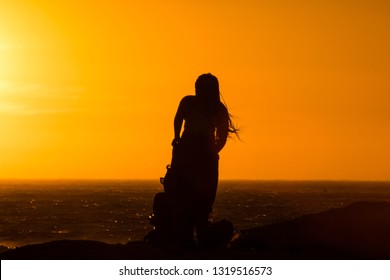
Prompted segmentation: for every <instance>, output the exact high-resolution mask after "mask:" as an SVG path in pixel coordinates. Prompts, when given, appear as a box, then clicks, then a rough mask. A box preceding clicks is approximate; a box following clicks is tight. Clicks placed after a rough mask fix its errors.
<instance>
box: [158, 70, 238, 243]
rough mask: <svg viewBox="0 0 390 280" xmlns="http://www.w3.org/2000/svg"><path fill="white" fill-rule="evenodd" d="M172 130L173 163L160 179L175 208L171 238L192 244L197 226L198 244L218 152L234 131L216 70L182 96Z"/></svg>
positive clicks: (213, 185) (209, 206) (203, 234)
mask: <svg viewBox="0 0 390 280" xmlns="http://www.w3.org/2000/svg"><path fill="white" fill-rule="evenodd" d="M183 122H184V130H183V131H182V126H183ZM174 132H175V137H174V139H173V141H172V146H173V152H172V162H171V168H170V170H169V171H168V173H167V176H168V178H166V180H167V181H166V182H165V183H164V186H165V191H166V193H167V195H168V197H169V199H170V201H171V207H172V209H173V216H174V238H175V241H176V242H177V243H178V244H180V245H184V246H187V245H189V246H191V245H192V244H193V243H194V228H195V229H196V238H197V241H198V243H199V244H202V243H204V242H205V240H206V232H207V224H208V217H209V214H210V213H211V211H212V206H213V203H214V200H215V196H216V192H217V185H218V161H219V155H218V153H219V152H220V151H221V150H222V148H223V147H224V146H225V143H226V140H227V137H228V134H229V132H231V133H237V129H236V128H235V127H234V125H233V124H232V122H231V118H230V115H229V112H228V109H227V108H226V106H225V105H224V104H223V103H222V102H221V100H220V93H219V83H218V79H217V78H216V77H215V76H213V75H212V74H203V75H201V76H199V78H198V79H197V81H196V83H195V95H190V96H185V97H184V98H183V99H182V100H181V102H180V105H179V108H178V110H177V113H176V116H175V119H174Z"/></svg>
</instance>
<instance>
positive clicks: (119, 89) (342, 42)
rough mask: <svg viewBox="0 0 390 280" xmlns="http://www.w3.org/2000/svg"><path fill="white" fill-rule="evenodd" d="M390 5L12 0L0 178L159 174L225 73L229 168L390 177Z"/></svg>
mask: <svg viewBox="0 0 390 280" xmlns="http://www.w3.org/2000/svg"><path fill="white" fill-rule="evenodd" d="M389 50H390V2H389V1H385V0H383V1H380V0H373V1H358V0H357V1H346V0H340V1H330V0H329V1H325V0H318V1H314V0H313V1H293V0H291V1H287V0H285V1H282V0H276V1H261V0H226V1H221V0H219V1H218V0H217V1H210V0H208V1H203V0H191V1H172V0H167V1H153V0H151V1H119V0H111V1H84V0H77V1H74V0H67V1H62V0H60V1H51V0H50V1H49V0H37V1H34V0H31V1H12V0H1V2H0V178H20V179H23V178H97V179H99V178H113V179H115V178H122V179H124V178H128V179H143V178H146V179H158V178H159V177H160V176H162V175H164V172H165V165H166V164H167V163H169V161H170V152H171V147H170V143H171V140H172V138H173V117H174V114H175V111H176V109H177V106H178V103H179V101H180V99H181V98H182V97H183V96H184V95H187V94H193V93H194V82H195V80H196V78H197V76H198V75H200V74H202V73H206V72H211V73H213V74H215V75H216V76H217V77H218V78H219V81H220V87H221V93H222V94H223V96H224V98H225V100H226V102H227V104H228V106H229V109H230V110H231V113H232V114H233V115H235V116H237V117H236V118H235V121H236V123H238V125H239V126H240V127H241V138H242V141H239V140H229V141H228V143H227V146H226V147H225V149H224V150H223V151H222V152H221V161H220V174H221V175H220V176H221V178H222V179H335V180H337V179H349V180H390V146H389V143H390V83H389V81H390V79H389V78H390V52H389Z"/></svg>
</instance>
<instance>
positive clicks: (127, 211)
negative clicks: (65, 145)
mask: <svg viewBox="0 0 390 280" xmlns="http://www.w3.org/2000/svg"><path fill="white" fill-rule="evenodd" d="M159 191H162V186H161V185H160V184H159V182H158V181H0V245H5V246H10V247H15V246H21V245H26V244H33V243H40V242H46V241H51V240H59V239H88V240H99V241H104V242H107V243H126V242H128V241H133V240H142V239H143V237H144V235H145V234H146V233H147V232H148V231H150V230H151V229H152V226H151V225H150V224H149V223H148V220H147V217H148V215H149V214H150V213H151V210H152V203H153V197H154V195H155V193H157V192H159ZM362 200H364V201H388V202H390V182H347V181H341V182H337V181H221V182H220V184H219V189H218V194H217V199H216V202H215V205H214V212H213V213H212V216H211V217H212V219H213V220H220V219H223V218H225V219H228V220H230V221H231V222H233V224H234V226H235V228H236V229H238V230H242V229H248V228H253V227H259V226H262V225H266V224H271V223H276V222H282V221H286V220H290V219H292V218H294V217H298V216H302V215H305V214H309V213H317V212H321V211H324V210H328V209H331V208H338V207H343V206H346V205H348V204H350V203H352V202H355V201H362Z"/></svg>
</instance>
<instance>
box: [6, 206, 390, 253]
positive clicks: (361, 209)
mask: <svg viewBox="0 0 390 280" xmlns="http://www.w3.org/2000/svg"><path fill="white" fill-rule="evenodd" d="M0 258H1V259H25V260H26V259H27V260H29V259H41V260H50V259H57V260H61V259H62V260H82V259H91V260H96V259H103V260H106V259H117V260H119V259H138V260H146V259H154V260H155V259H286V260H290V259H317V260H325V259H333V260H339V259H390V203H387V202H357V203H353V204H351V205H349V206H347V207H344V208H339V209H332V210H329V211H326V212H322V213H318V214H312V215H306V216H302V217H299V218H296V219H293V220H291V221H287V222H284V223H279V224H272V225H268V226H263V227H260V228H255V229H250V230H246V231H243V232H242V233H241V236H240V237H239V238H238V239H237V240H235V241H233V242H232V243H231V246H230V247H229V248H223V249H221V248H219V249H214V250H209V249H194V250H190V251H187V252H181V253H172V250H168V251H167V250H161V249H158V248H156V247H154V246H152V245H151V244H150V243H148V242H142V241H136V242H129V243H127V244H125V245H123V244H116V245H112V244H106V243H103V242H98V241H85V240H60V241H52V242H47V243H42V244H34V245H27V246H23V247H20V248H16V249H12V250H8V251H5V252H2V253H1V254H0Z"/></svg>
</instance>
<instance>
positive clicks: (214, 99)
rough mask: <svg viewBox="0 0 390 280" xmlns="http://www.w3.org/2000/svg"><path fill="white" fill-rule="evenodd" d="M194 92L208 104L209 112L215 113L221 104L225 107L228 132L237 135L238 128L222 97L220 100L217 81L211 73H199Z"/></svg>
mask: <svg viewBox="0 0 390 280" xmlns="http://www.w3.org/2000/svg"><path fill="white" fill-rule="evenodd" d="M195 94H196V96H199V97H200V98H201V99H202V100H205V101H206V102H207V104H209V106H210V111H211V112H210V114H211V113H212V114H215V113H217V112H218V111H219V110H220V108H221V105H222V106H223V107H225V108H226V111H227V112H228V121H229V133H233V134H235V135H236V136H237V137H239V135H238V132H239V129H238V128H237V127H236V125H235V124H234V123H233V121H232V118H233V117H232V115H231V114H230V113H229V110H228V107H227V105H226V102H225V100H224V99H223V97H222V101H221V93H220V92H219V82H218V79H217V77H215V76H214V75H212V74H211V73H207V74H202V75H200V76H199V77H198V79H197V80H196V82H195Z"/></svg>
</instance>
